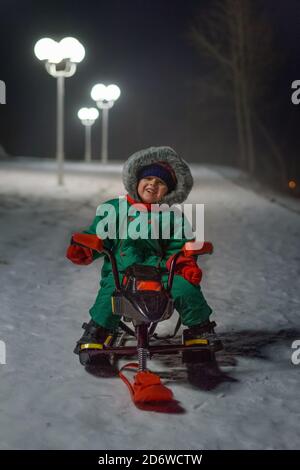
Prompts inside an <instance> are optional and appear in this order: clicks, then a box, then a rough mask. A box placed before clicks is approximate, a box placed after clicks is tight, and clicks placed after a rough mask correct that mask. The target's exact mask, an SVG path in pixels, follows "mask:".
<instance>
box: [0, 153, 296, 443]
mask: <svg viewBox="0 0 300 470" xmlns="http://www.w3.org/2000/svg"><path fill="white" fill-rule="evenodd" d="M120 168H121V167H120V166H119V165H117V166H112V167H110V168H109V169H108V170H107V171H103V170H101V169H99V167H98V166H97V165H95V168H94V167H93V169H92V171H88V169H87V168H86V167H85V166H84V165H81V167H80V172H79V171H78V170H77V169H78V165H73V166H72V165H69V166H68V167H67V175H66V185H65V187H63V188H58V187H57V185H56V179H55V175H54V174H53V171H52V169H53V166H52V165H51V164H49V165H48V167H47V168H46V167H45V163H44V164H43V165H40V164H39V163H35V164H26V163H24V162H21V163H18V164H15V163H7V162H6V163H3V164H1V166H0V221H1V230H0V283H1V300H0V301H1V304H0V317H1V322H0V340H2V341H5V343H6V353H7V357H6V362H7V363H6V365H0V448H1V449H229V448H235V449H274V448H277V449H292V448H297V447H299V442H300V419H299V418H300V411H299V385H300V381H299V379H300V365H298V366H296V365H293V364H292V362H291V354H292V349H291V344H292V342H293V340H294V339H300V325H299V306H300V294H299V291H300V289H299V288H300V284H299V259H300V255H299V233H300V217H299V214H297V213H295V212H291V211H289V210H288V209H286V208H283V207H281V206H279V205H277V204H275V203H273V202H271V201H269V200H268V199H267V198H264V197H263V196H262V195H257V194H256V193H254V192H252V191H251V190H250V189H244V188H243V187H241V186H238V185H236V184H234V183H233V182H232V181H230V180H228V179H226V178H224V177H223V176H221V175H220V174H219V173H217V172H215V171H213V170H212V169H208V168H205V167H201V168H198V169H197V172H196V174H197V178H196V185H195V189H194V190H193V191H192V194H191V197H190V199H189V201H188V202H199V203H205V234H206V239H208V240H211V241H213V243H214V245H215V253H214V255H213V256H211V257H205V259H204V257H203V259H201V260H200V264H201V266H202V268H203V269H204V280H203V283H202V287H203V290H204V292H205V295H206V298H207V299H208V301H209V303H210V304H211V306H212V307H213V308H214V311H215V315H214V319H215V320H216V321H217V323H218V332H219V333H220V335H221V336H222V338H223V340H224V345H225V349H224V351H222V352H220V353H218V364H219V368H220V370H219V371H218V370H216V371H215V373H214V375H210V376H209V377H206V379H205V380H203V383H201V382H199V386H198V387H195V386H192V385H191V384H189V383H188V382H187V377H186V371H185V369H184V367H183V366H182V365H181V364H180V360H179V358H176V357H174V358H172V359H170V358H165V359H156V360H153V362H152V364H151V366H152V368H153V369H155V370H157V371H159V372H160V373H161V376H162V377H163V378H164V380H165V382H166V383H167V384H168V385H169V386H170V387H171V388H172V390H173V392H174V394H175V397H176V398H177V400H179V401H180V402H181V405H182V407H183V408H184V409H185V413H183V414H171V415H166V414H160V413H151V412H142V411H140V410H137V409H136V408H135V407H134V406H133V405H132V403H131V401H130V397H129V394H128V392H127V389H126V387H125V386H124V384H123V383H122V382H121V380H120V379H118V378H113V379H100V378H97V377H95V376H92V375H89V374H87V372H86V371H85V370H84V369H83V368H82V367H81V366H80V364H79V362H78V359H77V356H75V355H74V354H73V353H72V350H73V347H74V344H75V342H76V340H77V339H78V337H79V336H80V335H81V331H82V330H81V323H82V322H83V321H84V320H87V319H88V309H89V307H90V306H91V304H92V303H93V301H94V297H95V295H96V293H97V289H98V282H99V274H98V273H99V269H100V267H101V261H98V262H96V263H94V264H93V265H91V266H89V267H79V266H75V265H72V264H71V263H69V262H68V261H67V260H66V259H65V257H64V254H65V249H66V246H67V244H68V241H69V238H70V235H71V233H72V232H73V231H75V230H76V231H77V230H81V229H83V228H85V227H86V226H87V225H89V223H90V222H91V220H92V218H93V216H94V212H95V209H96V207H97V205H98V204H99V203H100V202H102V201H104V200H106V199H109V198H111V197H113V196H116V195H118V194H120V193H123V189H122V187H121V178H120ZM176 320H177V317H176V316H174V317H173V323H175V321H176ZM171 329H172V323H171V324H170V322H169V323H167V322H165V323H164V324H162V330H163V331H167V330H168V331H171ZM205 388H206V389H205ZM209 388H210V390H207V389H209Z"/></svg>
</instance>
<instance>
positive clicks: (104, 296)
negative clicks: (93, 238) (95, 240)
mask: <svg viewBox="0 0 300 470" xmlns="http://www.w3.org/2000/svg"><path fill="white" fill-rule="evenodd" d="M106 205H109V206H106ZM109 207H110V208H111V209H112V212H110V210H108V211H107V210H106V209H107V208H109ZM132 209H133V210H132ZM128 210H129V213H128V212H127V211H128ZM142 212H143V214H142ZM114 214H116V217H114ZM152 214H153V212H152ZM141 217H143V219H142V220H141ZM177 217H179V216H178V215H174V213H173V212H171V213H170V220H171V223H170V227H171V228H170V237H169V238H168V239H165V238H164V239H162V238H159V239H153V237H152V238H151V236H150V231H151V226H152V227H153V225H156V226H159V227H160V230H162V229H163V228H164V227H165V224H166V223H168V217H167V218H164V216H163V214H162V212H158V213H157V214H155V215H154V216H153V215H152V218H151V212H150V211H147V210H146V211H145V209H144V210H141V211H136V209H135V208H134V206H132V205H131V204H130V203H129V202H128V200H127V199H126V198H119V199H112V200H110V201H107V202H106V203H105V204H103V205H101V206H99V207H98V209H97V215H96V217H95V219H94V221H93V223H92V225H91V226H90V227H89V229H88V230H86V231H84V233H89V234H97V235H98V236H100V237H101V238H102V239H103V238H104V233H105V232H107V231H108V229H109V227H110V228H111V229H112V227H116V231H115V233H114V234H113V236H112V237H111V236H109V237H108V238H106V239H104V246H105V248H109V249H111V250H113V252H114V254H115V257H116V261H117V266H118V271H119V273H120V275H121V276H120V277H121V279H122V274H124V272H125V270H126V268H127V267H128V266H130V265H132V264H144V265H148V266H156V267H160V268H161V269H162V270H165V274H163V282H164V283H165V285H166V282H167V277H168V276H167V270H166V261H167V260H168V258H169V257H170V256H172V255H173V254H175V253H177V252H178V251H179V250H180V248H182V246H183V245H184V243H185V242H186V241H188V239H186V238H180V239H179V238H178V235H177V236H176V233H177V230H178V227H179V226H181V227H182V225H183V220H185V221H186V219H184V217H183V215H182V214H181V215H180V223H179V224H178V218H177ZM153 221H154V224H153ZM138 222H141V223H140V224H139V223H138ZM109 224H111V226H110V225H109ZM131 224H134V225H131ZM126 225H127V227H125V226H126ZM124 227H125V228H124ZM131 229H135V231H136V232H137V231H140V233H141V237H142V236H143V237H144V238H137V239H133V238H132V236H131V235H132V231H131ZM142 233H143V234H142ZM152 233H153V232H152ZM160 233H162V232H160ZM124 234H125V235H124ZM146 235H147V238H145V236H146ZM189 239H191V238H189ZM94 253H95V252H94ZM100 256H103V255H100V254H98V253H95V254H94V259H96V258H99V257H100ZM114 290H115V283H114V279H113V274H112V268H111V263H110V261H109V259H108V257H107V256H106V255H105V256H104V263H103V267H102V272H101V281H100V289H99V292H98V295H97V298H96V300H95V303H94V305H93V306H92V308H91V309H90V315H91V317H92V319H93V320H94V321H95V322H96V323H98V324H99V325H102V326H104V327H105V328H108V329H111V330H114V329H115V328H117V326H118V323H119V320H120V317H119V316H117V315H114V314H113V313H112V307H111V296H112V293H113V291H114ZM171 294H172V297H173V299H174V305H175V308H176V310H177V311H178V313H179V315H180V317H181V321H182V323H183V324H184V325H186V326H192V325H196V324H199V323H201V322H203V321H206V320H207V319H208V318H209V315H210V314H211V313H212V309H211V308H210V307H209V305H208V304H207V302H206V300H205V298H204V296H203V294H202V291H201V288H200V286H195V285H193V284H191V283H190V282H188V281H187V280H185V279H184V278H183V277H181V276H179V275H175V276H174V282H173V287H172V291H171Z"/></svg>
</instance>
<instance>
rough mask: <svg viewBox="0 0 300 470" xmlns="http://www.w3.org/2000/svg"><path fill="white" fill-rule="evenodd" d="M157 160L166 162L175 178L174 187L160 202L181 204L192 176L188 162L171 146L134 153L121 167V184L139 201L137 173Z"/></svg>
mask: <svg viewBox="0 0 300 470" xmlns="http://www.w3.org/2000/svg"><path fill="white" fill-rule="evenodd" d="M157 161H164V162H166V163H168V164H169V165H170V166H171V167H172V168H173V170H174V172H175V174H176V178H177V185H176V188H175V189H174V190H173V191H171V192H170V193H168V194H167V195H166V196H165V197H164V198H163V199H162V200H161V201H160V203H165V204H169V205H170V206H171V205H172V204H181V203H182V202H183V201H185V200H186V198H187V197H188V195H189V193H190V191H191V189H192V187H193V177H192V175H191V171H190V168H189V166H188V164H187V163H186V162H185V161H184V160H183V159H182V158H180V157H179V156H178V155H177V153H176V152H175V150H173V149H171V147H149V148H147V149H144V150H140V151H139V152H136V153H134V154H133V155H131V157H129V158H128V160H127V161H126V162H125V164H124V167H123V184H124V186H125V188H126V190H127V192H128V194H129V196H131V197H132V198H133V199H135V200H136V201H139V200H140V199H139V197H138V194H137V184H138V179H137V174H138V172H139V170H140V169H141V168H142V167H143V166H146V165H150V164H151V163H154V162H157Z"/></svg>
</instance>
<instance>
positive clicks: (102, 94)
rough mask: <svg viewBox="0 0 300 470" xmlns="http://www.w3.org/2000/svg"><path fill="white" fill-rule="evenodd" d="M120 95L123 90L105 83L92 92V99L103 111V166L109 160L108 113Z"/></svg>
mask: <svg viewBox="0 0 300 470" xmlns="http://www.w3.org/2000/svg"><path fill="white" fill-rule="evenodd" d="M120 94H121V90H120V88H119V87H118V86H117V85H108V86H105V85H103V83H97V85H94V86H93V88H92V91H91V97H92V99H93V100H94V101H96V104H97V106H98V108H100V109H101V110H102V145H101V161H102V163H103V164H105V163H107V158H108V111H109V109H110V108H112V107H113V105H114V103H115V101H116V100H117V99H118V98H119V96H120Z"/></svg>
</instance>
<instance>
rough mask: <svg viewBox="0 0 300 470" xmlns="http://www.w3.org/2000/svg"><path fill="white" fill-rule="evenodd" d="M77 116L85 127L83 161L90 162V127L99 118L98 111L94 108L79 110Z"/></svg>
mask: <svg viewBox="0 0 300 470" xmlns="http://www.w3.org/2000/svg"><path fill="white" fill-rule="evenodd" d="M77 116H78V117H79V119H80V121H81V123H82V124H83V125H84V127H85V146H84V159H85V161H86V162H90V161H91V160H92V152H91V148H92V141H91V130H92V125H93V124H94V122H95V120H96V119H97V118H98V116H99V111H98V109H96V108H81V109H80V110H79V111H78V113H77Z"/></svg>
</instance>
